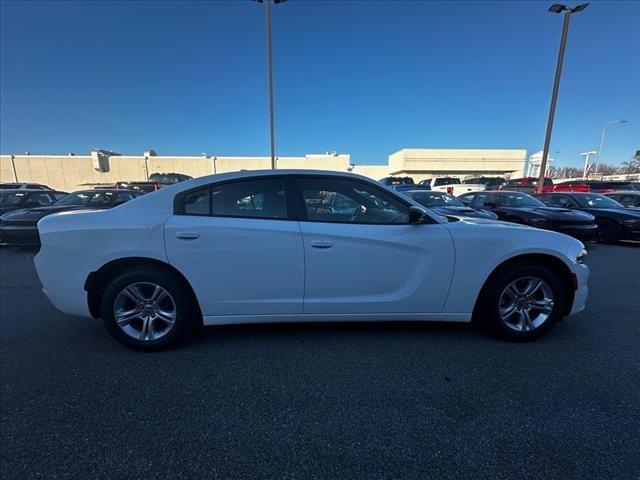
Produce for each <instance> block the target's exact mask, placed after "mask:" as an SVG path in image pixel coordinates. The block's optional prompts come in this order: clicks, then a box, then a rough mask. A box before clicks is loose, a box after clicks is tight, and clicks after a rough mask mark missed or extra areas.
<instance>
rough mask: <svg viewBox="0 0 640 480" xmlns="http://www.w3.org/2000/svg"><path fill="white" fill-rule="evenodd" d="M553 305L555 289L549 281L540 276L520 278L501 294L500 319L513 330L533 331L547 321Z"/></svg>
mask: <svg viewBox="0 0 640 480" xmlns="http://www.w3.org/2000/svg"><path fill="white" fill-rule="evenodd" d="M553 305H554V297H553V290H551V287H550V286H549V284H548V283H547V282H545V281H544V280H542V279H540V278H538V277H523V278H519V279H517V280H514V281H513V282H511V283H510V284H509V285H507V287H506V288H505V289H504V290H503V291H502V294H501V295H500V303H499V312H500V319H501V320H502V322H503V323H504V324H505V325H506V326H507V327H508V328H510V329H511V330H515V331H517V332H528V331H532V330H535V329H537V328H538V327H540V325H542V324H543V323H544V322H546V321H547V319H548V318H549V316H550V315H551V313H552V312H553Z"/></svg>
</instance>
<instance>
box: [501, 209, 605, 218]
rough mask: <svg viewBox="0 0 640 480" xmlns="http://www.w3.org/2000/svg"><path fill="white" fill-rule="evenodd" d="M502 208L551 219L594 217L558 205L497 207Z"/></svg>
mask: <svg viewBox="0 0 640 480" xmlns="http://www.w3.org/2000/svg"><path fill="white" fill-rule="evenodd" d="M498 208H502V209H504V210H512V211H514V212H527V213H530V214H533V215H539V216H541V217H545V218H549V219H553V220H588V221H592V220H593V219H594V217H593V215H591V214H590V213H587V212H581V211H579V210H571V209H570V208H558V207H542V206H540V207H538V206H536V207H498Z"/></svg>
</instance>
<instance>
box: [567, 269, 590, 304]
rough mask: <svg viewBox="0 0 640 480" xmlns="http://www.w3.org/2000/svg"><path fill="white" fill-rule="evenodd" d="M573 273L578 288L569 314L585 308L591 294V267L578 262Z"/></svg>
mask: <svg viewBox="0 0 640 480" xmlns="http://www.w3.org/2000/svg"><path fill="white" fill-rule="evenodd" d="M572 271H573V274H574V275H575V276H576V287H577V288H576V290H575V292H574V293H573V305H572V307H571V310H570V312H569V315H575V314H576V313H579V312H581V311H582V310H584V309H585V307H586V305H587V297H588V296H589V286H588V282H589V267H587V266H586V265H584V264H582V263H578V262H576V263H575V264H574V266H573V268H572Z"/></svg>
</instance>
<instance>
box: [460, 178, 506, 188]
mask: <svg viewBox="0 0 640 480" xmlns="http://www.w3.org/2000/svg"><path fill="white" fill-rule="evenodd" d="M504 182H505V179H504V178H502V177H474V178H467V179H466V180H463V181H462V183H467V184H474V185H484V188H485V189H486V190H497V189H499V188H500V187H501V186H502V184H503V183H504Z"/></svg>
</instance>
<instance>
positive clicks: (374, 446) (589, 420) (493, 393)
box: [0, 244, 640, 479]
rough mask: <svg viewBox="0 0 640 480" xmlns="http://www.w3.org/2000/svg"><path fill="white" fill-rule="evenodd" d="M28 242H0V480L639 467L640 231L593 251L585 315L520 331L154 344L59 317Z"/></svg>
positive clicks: (243, 334) (569, 474) (403, 327)
mask: <svg viewBox="0 0 640 480" xmlns="http://www.w3.org/2000/svg"><path fill="white" fill-rule="evenodd" d="M33 255H34V251H32V250H27V249H16V248H2V249H0V262H1V263H0V361H1V363H0V369H1V370H0V374H1V384H2V385H1V386H2V389H1V393H2V398H1V404H0V406H1V424H0V428H1V448H2V457H1V471H0V473H1V476H2V478H3V479H28V478H82V479H85V478H109V479H115V478H131V479H132V478H141V479H147V478H172V479H174V478H225V479H228V478H239V479H240V478H241V479H248V478H322V479H339V478H340V479H342V478H349V479H351V478H363V479H374V478H404V479H407V478H416V479H424V478H439V479H440V478H504V479H513V478H518V479H528V478H545V479H548V478H562V479H568V478H580V479H584V478H603V479H612V478H638V477H639V474H640V455H639V453H638V452H640V435H639V432H640V347H639V345H640V245H639V244H626V245H621V246H605V245H594V246H592V247H590V253H589V256H588V262H587V263H589V265H590V267H591V275H592V277H591V283H590V286H591V296H590V300H589V305H588V308H587V310H586V311H585V312H583V313H581V314H579V315H577V316H575V317H572V318H570V319H567V320H565V321H564V322H562V323H561V324H560V325H558V326H557V327H556V328H555V329H554V330H553V331H552V332H551V333H550V334H549V335H548V336H546V337H544V338H543V339H541V340H539V341H537V342H534V343H528V344H511V343H504V342H500V341H497V340H494V339H492V338H489V337H486V336H483V335H481V334H479V333H477V332H476V331H474V330H473V329H472V328H470V327H468V326H466V325H446V324H445V325H441V324H412V323H406V324H389V323H384V324H372V323H365V324H307V325H260V326H233V327H215V328H210V329H207V330H205V331H204V332H203V333H202V334H201V335H200V336H199V337H198V338H197V339H196V340H194V341H193V342H192V343H190V344H189V345H187V346H186V347H183V348H182V349H179V350H175V351H170V352H163V353H157V354H143V353H136V352H132V351H129V350H126V349H125V348H123V347H121V346H120V345H118V344H116V343H115V341H113V340H111V338H110V337H109V336H108V335H107V333H106V332H105V331H104V330H103V328H102V325H101V323H100V322H98V321H93V320H87V319H83V318H77V317H70V316H65V315H63V314H61V313H59V312H58V311H56V310H55V309H54V308H53V307H52V306H51V305H50V304H49V303H48V301H47V300H46V298H45V297H44V296H43V294H42V293H41V291H40V286H39V282H38V279H37V277H36V275H35V271H34V268H33V263H32V261H31V258H32V256H33ZM60 281H64V272H60Z"/></svg>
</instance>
